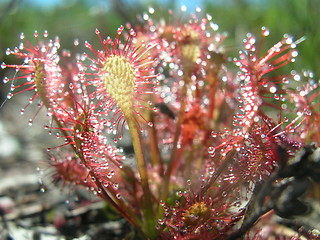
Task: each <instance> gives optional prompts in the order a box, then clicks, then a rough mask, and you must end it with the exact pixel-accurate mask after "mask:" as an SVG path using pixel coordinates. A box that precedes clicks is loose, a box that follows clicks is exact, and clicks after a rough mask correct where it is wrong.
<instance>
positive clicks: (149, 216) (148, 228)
mask: <svg viewBox="0 0 320 240" xmlns="http://www.w3.org/2000/svg"><path fill="white" fill-rule="evenodd" d="M126 119H127V123H128V126H129V131H130V134H131V138H132V145H133V149H134V152H135V157H136V161H137V167H138V171H139V174H140V179H141V185H142V190H143V202H142V204H143V215H144V226H143V228H144V229H143V230H144V232H145V234H146V235H147V237H149V238H150V239H155V238H156V236H157V232H156V228H155V220H156V219H157V218H156V216H155V214H154V211H153V205H152V195H151V191H150V187H149V180H148V173H147V166H146V162H145V159H144V155H143V152H142V145H141V141H140V134H139V130H138V128H137V125H136V123H135V121H134V119H133V118H132V117H127V118H126Z"/></svg>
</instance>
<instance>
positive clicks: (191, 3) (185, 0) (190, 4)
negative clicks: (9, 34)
mask: <svg viewBox="0 0 320 240" xmlns="http://www.w3.org/2000/svg"><path fill="white" fill-rule="evenodd" d="M69 1H72V0H69ZM125 1H127V2H134V1H138V0H125ZM159 1H160V2H170V1H171V0H159ZM25 2H29V3H32V4H34V5H37V6H39V7H45V8H47V7H48V8H50V7H53V6H55V5H58V4H61V3H62V2H63V0H25ZM145 2H148V1H145ZM176 2H177V7H180V6H182V5H185V6H186V7H187V10H190V11H194V10H195V8H196V7H201V3H202V0H177V1H176Z"/></svg>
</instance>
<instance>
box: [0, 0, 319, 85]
mask: <svg viewBox="0 0 320 240" xmlns="http://www.w3.org/2000/svg"><path fill="white" fill-rule="evenodd" d="M181 5H185V6H186V7H187V11H188V12H195V8H196V7H200V8H201V9H202V12H203V14H205V13H209V14H210V15H212V17H213V21H214V22H215V23H217V24H218V25H219V27H220V28H219V29H220V31H221V32H227V33H228V35H229V37H228V40H227V42H226V45H227V46H226V48H227V50H228V51H230V52H229V54H231V55H235V56H236V54H237V52H238V51H239V49H241V47H242V45H241V43H242V39H243V38H244V37H245V34H246V33H247V32H252V33H254V34H256V35H259V34H260V29H261V27H262V26H266V27H268V28H269V29H270V32H271V34H270V37H269V38H268V40H267V45H268V47H270V46H271V45H272V44H274V43H276V42H277V41H279V40H280V39H281V37H282V36H283V34H285V33H288V34H290V35H292V36H293V37H294V38H295V39H298V38H301V37H303V36H305V37H306V41H304V42H303V43H301V44H300V45H299V46H298V50H299V52H300V57H299V58H298V59H299V60H298V61H297V63H296V65H295V66H294V67H295V68H297V70H301V69H311V70H312V71H314V72H315V74H316V75H317V76H319V74H320V69H319V65H320V57H319V47H320V36H319V34H320V8H319V0H281V1H279V0H267V1H266V0H198V1H197V0H185V1H183V0H1V1H0V62H3V61H5V62H6V63H10V61H11V59H10V58H9V59H8V57H7V56H6V55H5V50H6V48H8V47H9V48H11V49H12V48H13V47H15V46H17V45H18V44H19V41H20V39H19V34H20V33H21V32H24V33H25V35H26V36H27V37H29V39H32V37H31V36H32V34H33V32H34V30H38V32H39V33H42V32H43V31H44V30H48V32H49V36H51V38H53V37H54V36H59V37H60V39H61V44H62V46H63V47H65V48H71V49H72V44H73V40H74V39H75V38H77V39H79V40H80V43H83V42H84V41H85V40H87V41H89V42H94V41H96V40H97V38H96V36H95V34H94V30H95V29H96V28H98V29H99V30H100V31H101V32H102V33H103V34H106V35H111V36H113V35H114V33H115V30H116V29H117V28H118V27H119V25H121V24H123V25H124V24H125V23H126V22H131V23H132V24H135V23H137V15H141V14H143V12H147V10H148V8H149V7H153V8H154V9H155V13H154V17H155V18H161V17H165V16H166V15H167V14H168V9H172V10H174V13H175V14H176V16H181V11H180V7H181ZM9 57H10V56H9ZM4 73H5V71H3V70H1V72H0V77H1V79H2V78H3V74H4Z"/></svg>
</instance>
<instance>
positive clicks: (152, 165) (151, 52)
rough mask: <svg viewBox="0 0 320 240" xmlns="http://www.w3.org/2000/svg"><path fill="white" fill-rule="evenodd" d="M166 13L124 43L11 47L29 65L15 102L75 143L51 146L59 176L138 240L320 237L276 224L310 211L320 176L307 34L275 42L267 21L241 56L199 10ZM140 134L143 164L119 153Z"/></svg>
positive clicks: (123, 35)
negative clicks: (32, 108)
mask: <svg viewBox="0 0 320 240" xmlns="http://www.w3.org/2000/svg"><path fill="white" fill-rule="evenodd" d="M153 15H155V14H154V9H153V8H150V9H149V13H148V14H143V15H142V16H141V17H140V18H139V21H140V24H139V26H133V25H130V24H129V23H124V25H125V26H126V27H124V26H120V27H119V28H118V30H116V36H115V37H114V38H110V37H105V36H103V35H102V34H101V33H100V31H99V30H98V29H96V30H95V31H94V30H93V34H94V32H95V34H96V35H97V39H98V42H99V44H98V45H97V46H95V44H91V43H89V42H85V43H83V44H84V46H85V47H86V49H87V51H86V52H84V53H83V52H79V53H75V52H72V51H69V50H65V49H61V48H60V40H59V38H58V37H55V38H53V39H50V37H49V36H48V33H47V32H44V34H42V33H41V34H40V33H38V32H35V33H34V39H32V40H31V39H30V38H29V37H28V39H29V40H27V37H26V36H25V35H24V34H21V36H20V38H21V41H22V42H21V44H20V45H19V46H18V47H16V48H14V49H7V51H6V54H7V55H14V56H15V57H16V58H18V59H20V60H21V64H17V65H9V64H6V63H2V65H1V67H2V68H13V69H15V70H16V73H15V74H14V76H13V77H7V78H5V79H4V82H5V83H7V84H10V85H11V90H10V92H9V94H8V97H7V98H8V99H10V98H11V97H14V96H15V95H16V94H23V93H24V92H27V91H31V92H33V96H32V97H31V98H30V99H29V102H28V103H27V104H26V106H25V107H24V108H23V109H22V110H21V114H23V113H24V112H25V111H27V110H28V108H27V107H28V105H29V104H31V103H33V102H37V103H38V104H39V111H40V110H44V111H46V112H47V116H48V124H47V125H46V126H44V127H45V130H46V131H48V132H49V133H51V132H59V135H58V137H59V138H61V139H63V141H64V142H62V143H61V145H59V146H48V147H49V148H48V151H49V156H50V159H49V161H50V165H51V167H52V168H53V169H55V174H54V177H55V178H57V179H60V180H62V181H63V185H68V184H69V183H70V184H73V185H79V186H83V187H86V188H87V189H88V190H89V191H92V192H93V193H94V194H95V195H97V196H99V197H100V198H101V199H102V200H103V201H105V202H106V204H108V205H109V206H112V207H113V208H114V209H115V211H117V212H118V213H119V214H120V215H121V216H122V217H123V218H125V219H126V220H127V221H128V222H129V223H130V224H131V225H132V226H133V227H134V228H135V229H136V232H137V236H136V237H137V238H139V239H168V240H169V239H269V238H268V236H274V237H275V238H274V239H305V238H309V239H317V238H318V237H319V236H318V235H317V234H316V231H312V229H310V230H308V231H304V232H295V231H294V232H293V233H292V232H291V234H288V233H281V232H279V231H277V224H275V223H274V221H273V220H272V216H275V215H277V216H280V217H282V218H290V217H293V216H296V215H301V214H305V213H306V212H308V211H310V206H309V205H308V204H307V203H306V202H305V200H304V199H303V198H302V196H303V195H304V194H305V193H306V192H307V190H308V189H309V188H310V186H311V185H312V184H314V182H320V148H319V144H320V87H319V81H318V80H316V79H314V76H313V73H312V72H311V71H304V72H301V73H299V72H298V71H295V70H288V69H289V67H290V65H291V62H294V61H295V59H296V57H298V51H297V48H298V47H299V44H300V42H302V41H303V40H304V39H297V40H296V39H293V38H292V37H291V36H290V35H288V34H284V36H283V37H282V38H281V37H280V38H279V42H276V43H271V42H269V41H268V38H267V37H268V35H269V30H268V28H266V27H262V29H261V34H259V35H257V36H254V35H253V34H250V33H248V34H247V35H246V38H245V39H244V40H243V42H242V43H240V44H241V46H242V47H241V48H242V50H241V51H240V52H239V55H238V57H236V58H234V59H233V58H231V57H229V56H228V54H229V53H228V51H227V50H226V48H225V46H224V40H225V39H226V38H227V35H226V34H223V33H219V28H218V25H217V24H215V23H214V22H213V21H212V17H211V16H210V15H206V14H202V13H201V11H200V9H196V12H195V14H191V15H187V14H186V13H183V17H181V18H180V19H177V18H175V17H173V16H172V17H171V18H170V19H169V20H168V19H165V20H164V19H161V20H156V19H153ZM203 15H204V16H205V17H203ZM182 19H184V20H182ZM26 35H27V34H26ZM74 44H75V45H76V46H78V45H79V44H81V43H79V41H75V42H74ZM240 44H239V45H240ZM77 48H78V47H75V49H77ZM36 115H37V113H36V114H35V117H36ZM33 123H36V118H35V119H34V118H33V119H30V120H29V124H30V125H31V124H33ZM128 133H129V134H130V136H131V144H132V147H133V150H134V154H133V157H131V158H130V157H128V155H127V153H126V151H124V149H122V148H121V147H117V146H119V145H121V142H122V141H123V136H124V135H125V134H128ZM266 229H267V231H265V230H266ZM266 232H267V233H268V234H267V235H266Z"/></svg>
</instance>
